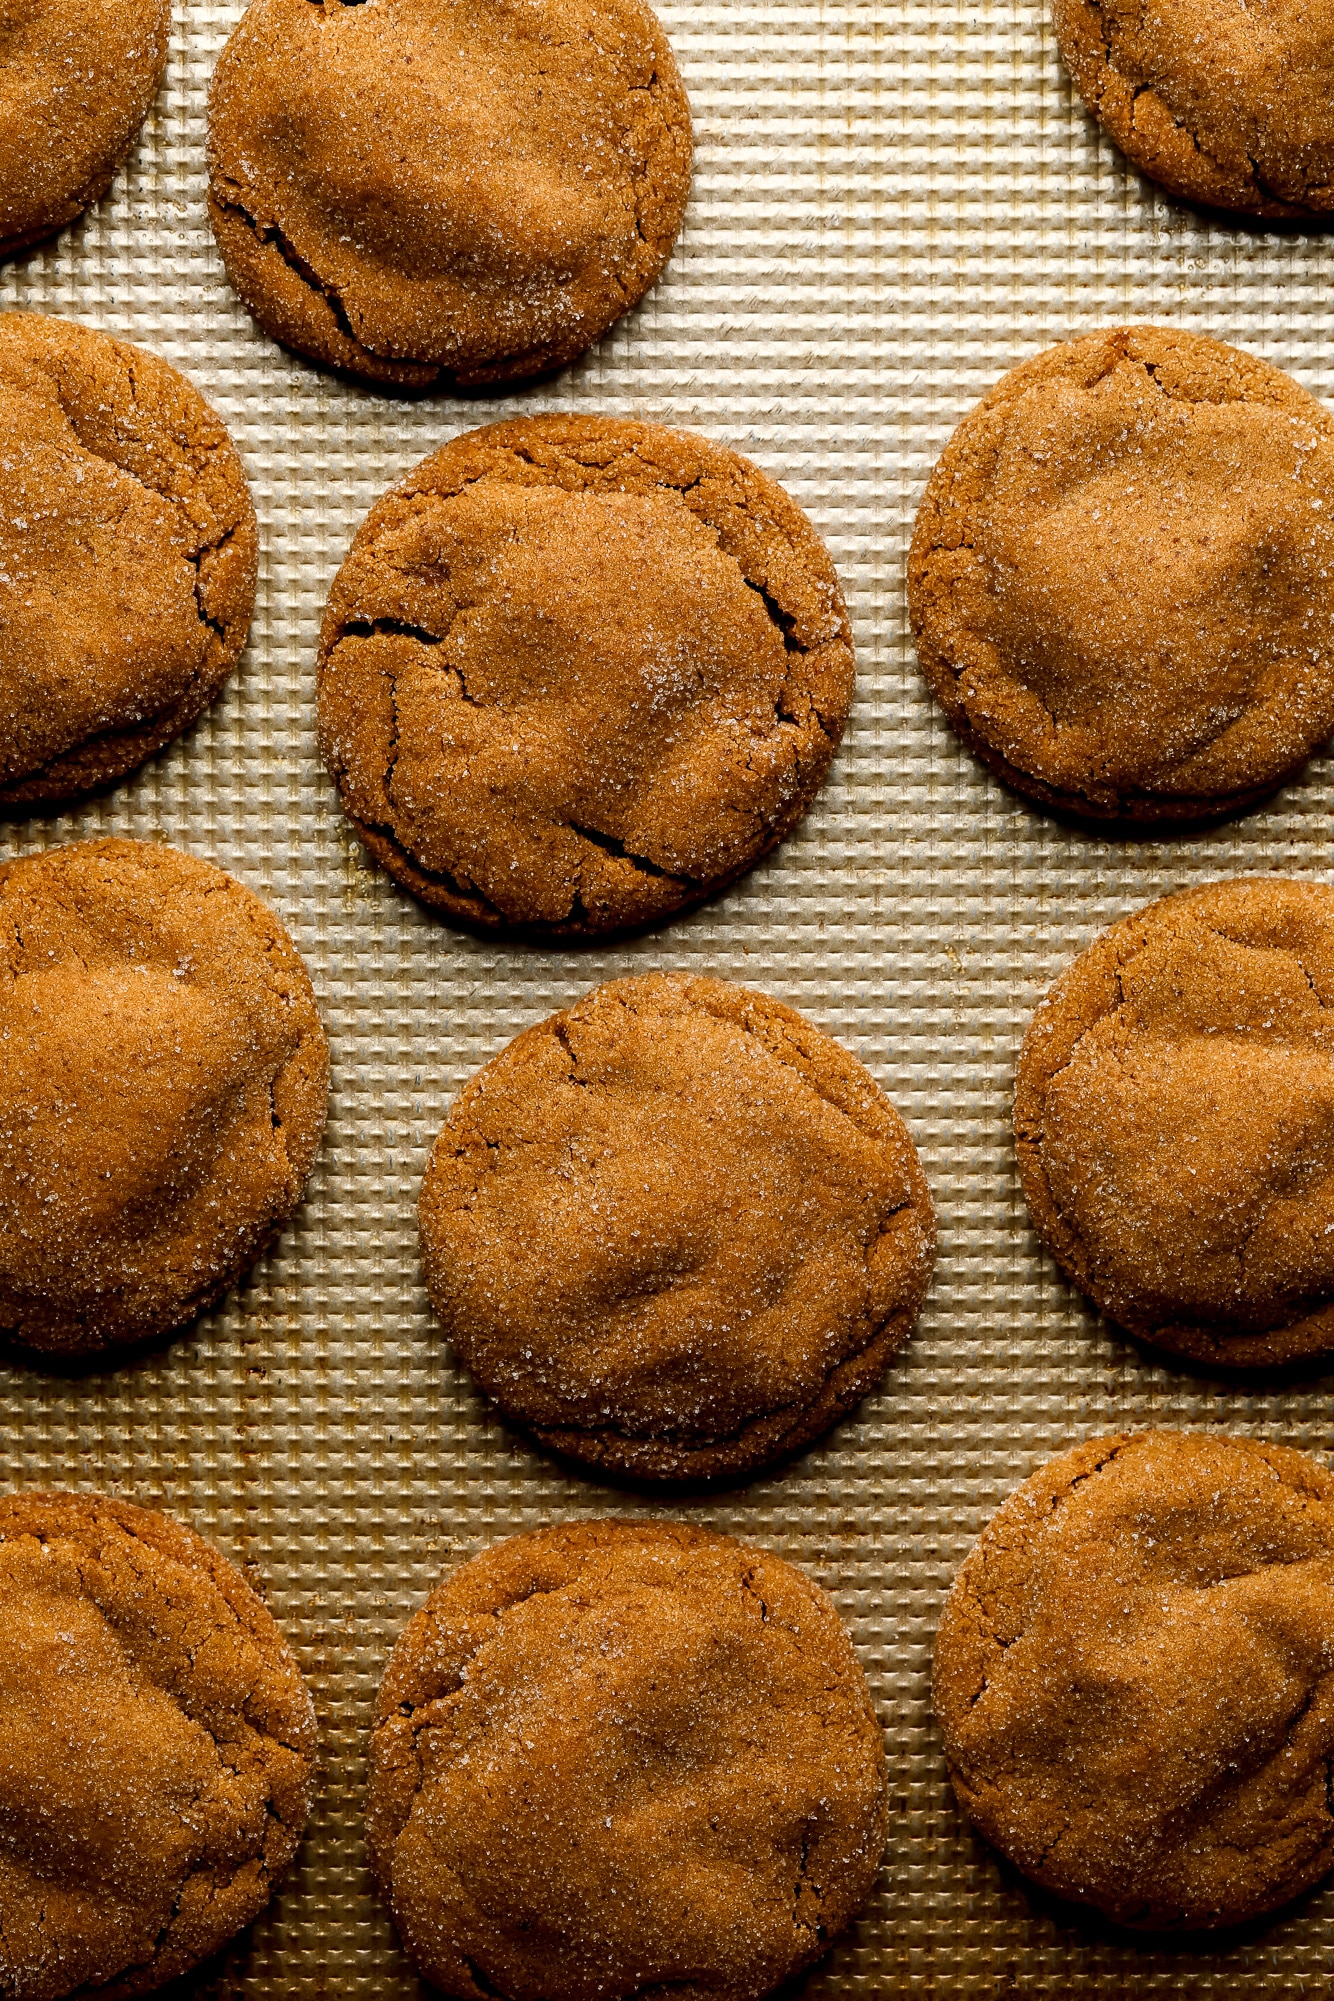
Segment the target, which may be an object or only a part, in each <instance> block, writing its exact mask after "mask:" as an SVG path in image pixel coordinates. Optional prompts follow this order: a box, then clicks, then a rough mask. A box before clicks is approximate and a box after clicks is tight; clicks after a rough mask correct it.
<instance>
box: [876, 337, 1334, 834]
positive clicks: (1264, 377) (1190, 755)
mask: <svg viewBox="0 0 1334 2001" xmlns="http://www.w3.org/2000/svg"><path fill="white" fill-rule="evenodd" d="M908 597H909V607H910V611H911V616H912V625H913V631H914V634H915V635H916V639H917V652H918V658H919V659H920V661H921V664H922V671H923V673H924V674H925V676H926V679H927V681H928V682H929V683H930V685H931V687H932V689H933V690H934V692H935V694H936V695H937V696H938V698H939V700H940V702H941V704H942V706H943V707H944V709H945V713H946V715H947V716H948V717H949V719H950V721H951V723H952V724H953V725H954V727H955V729H956V730H957V731H958V733H959V735H960V736H961V737H962V738H963V740H964V742H965V743H966V744H967V745H968V746H969V748H970V749H971V750H973V751H975V752H976V753H977V755H978V756H979V757H980V758H982V759H983V760H984V761H985V762H986V763H987V764H989V765H990V766H991V768H992V769H993V770H994V771H996V772H998V773H999V774H1000V776H1001V777H1002V778H1003V779H1005V781H1006V782H1007V783H1008V784H1010V785H1012V786H1013V787H1014V788H1015V790H1016V791H1019V792H1022V793H1025V794H1026V795H1027V796H1028V797H1029V798H1031V799H1036V800H1037V801H1039V802H1040V803H1041V804H1042V805H1044V806H1049V807H1054V808H1057V809H1061V810H1063V811H1065V812H1067V813H1071V814H1074V815H1076V816H1078V817H1079V818H1082V819H1085V820H1094V821H1106V820H1122V821H1128V822H1135V821H1140V822H1146V821H1159V822H1167V823H1170V822H1173V821H1176V822H1186V821H1191V820H1202V819H1213V818H1216V817H1218V816H1219V815H1221V814H1223V813H1227V812H1233V811H1236V810H1237V809H1239V808H1241V807H1244V806H1248V805H1251V804H1254V803H1255V801H1257V800H1259V799H1262V798H1264V797H1265V796H1266V794H1268V793H1269V792H1272V791H1273V789H1274V788H1275V786H1277V785H1279V784H1281V783H1282V781H1283V780H1284V779H1286V778H1290V777H1291V776H1292V775H1293V774H1294V773H1295V772H1296V771H1298V770H1299V769H1300V767H1301V766H1302V764H1303V763H1304V762H1305V760H1306V759H1307V758H1308V757H1309V756H1310V754H1311V752H1312V751H1313V750H1314V749H1315V748H1316V746H1317V745H1318V744H1320V743H1322V742H1323V741H1324V739H1325V738H1326V737H1327V736H1328V735H1329V733H1330V731H1331V729H1334V660H1332V659H1331V654H1332V652H1334V419H1331V417H1330V416H1329V415H1328V413H1327V412H1326V411H1325V410H1324V409H1323V408H1322V407H1321V405H1320V404H1319V403H1317V402H1316V401H1315V399H1314V398H1313V397H1311V396H1308V395H1307V394H1306V392H1305V391H1304V390H1302V389H1299V388H1298V387H1297V385H1296V383H1295V382H1292V381H1291V380H1290V379H1289V378H1288V377H1287V376H1286V375H1281V374H1280V373H1279V372H1278V370H1277V369H1274V368H1270V367H1269V366H1268V364H1267V363H1265V362H1262V361H1256V360H1255V359H1254V358H1253V357H1252V356H1250V355H1246V354H1241V353H1239V352H1238V351H1237V350H1236V349H1235V348H1229V347H1224V346H1223V345H1222V344H1221V343H1220V342H1219V341H1214V340H1206V339H1205V338H1203V336H1201V335H1199V334H1187V333H1180V332H1177V331H1175V330H1169V329H1167V328H1162V327H1116V328H1113V329H1112V330H1111V331H1110V332H1109V333H1095V334H1085V335H1084V336H1083V337H1082V338H1081V339H1079V340H1072V341H1068V342H1066V343H1065V344H1064V345H1063V346H1061V347H1054V348H1050V349H1048V350H1047V352H1046V353H1045V354H1039V355H1037V356H1036V357H1035V358H1034V359H1033V360H1031V361H1028V362H1025V363H1024V364H1023V366H1022V367H1020V368H1016V369H1013V370H1012V371H1011V373H1010V374H1009V375H1006V376H1004V377H1003V378H1002V380H1001V381H1000V382H999V383H998V384H997V386H996V387H995V388H994V389H993V390H992V392H991V394H990V395H989V396H987V397H986V398H985V399H984V400H983V401H982V402H981V403H980V404H979V405H978V406H977V408H976V409H975V410H974V411H973V413H972V415H971V416H969V417H966V418H965V419H964V421H963V423H962V424H961V425H960V426H959V428H958V430H957V431H956V432H955V434H954V436H953V438H952V439H951V440H950V443H949V445H948V447H947V448H946V451H945V453H944V456H943V457H942V458H941V460H940V463H939V464H938V465H937V467H936V469H935V471H934V473H933V474H932V476H931V480H930V483H929V485H928V486H927V490H926V493H925V496H924V497H923V500H922V505H921V509H920V512H919V513H918V517H917V526H916V530H915V532H914V535H913V542H912V552H911V555H910V558H909V566H908Z"/></svg>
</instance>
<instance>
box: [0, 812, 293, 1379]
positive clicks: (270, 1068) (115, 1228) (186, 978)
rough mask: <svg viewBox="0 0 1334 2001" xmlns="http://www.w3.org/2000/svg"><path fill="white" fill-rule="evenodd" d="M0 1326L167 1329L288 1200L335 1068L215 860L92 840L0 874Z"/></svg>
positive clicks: (263, 1235) (232, 1272) (82, 1344)
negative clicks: (1, 1058) (0, 970)
mask: <svg viewBox="0 0 1334 2001" xmlns="http://www.w3.org/2000/svg"><path fill="white" fill-rule="evenodd" d="M0 968H3V973H4V978H3V980H0V1045H2V1046H3V1048H4V1064H3V1069H2V1070H0V1332H3V1333H5V1334H7V1335H8V1336H9V1337H10V1339H12V1340H14V1341H17V1342H19V1343H21V1344H23V1345H25V1346H27V1347H29V1348H33V1349H38V1350H42V1351H44V1352H47V1353H50V1354H63V1355H76V1354H93V1353H96V1352H98V1351H99V1350H102V1349H107V1348H115V1347H120V1346H124V1345H126V1344H130V1343H133V1342H139V1341H145V1340H149V1339H152V1338H153V1337H155V1336H157V1335H160V1334H165V1333H168V1332H169V1331H170V1330H171V1329H173V1328H176V1327H180V1326H183V1325H184V1323H185V1322H186V1321H188V1320H190V1319H192V1318H193V1317H194V1315H195V1314H197V1313H199V1312H200V1311H201V1310H202V1309H203V1308H204V1307H205V1306H208V1305H210V1304H211V1303H212V1302H213V1301H214V1300H216V1299H217V1298H219V1297H220V1295H221V1294H222V1293H224V1292H225V1291H226V1290H227V1288H228V1287H229V1286H231V1285H233V1284H235V1282H236V1280H237V1279H238V1278H240V1277H241V1275H242V1274H243V1273H244V1272H246V1271H247V1270H248V1269H249V1268H250V1266H251V1265H252V1264H253V1263H254V1261H255V1259H256V1258H257V1257H258V1256H259V1254H260V1252H261V1251H262V1250H264V1248H265V1247H266V1245H267V1244H268V1243H269V1242H270V1240H271V1239H272V1238H273V1237H274V1236H275V1235H276V1234H277V1232H278V1231H279V1230H280V1229H281V1228H282V1226H283V1224H284V1223H285V1222H286V1221H287V1219H288V1217H289V1216H290V1215H291V1214H292V1211H293V1210H294V1209H295V1208H296V1206H297V1203H298V1202H299V1201H300V1199H301V1194H302V1190H303V1188H304V1187H305V1182H306V1177H307V1175H308V1174H309V1173H310V1169H311V1166H312V1164H313V1162H314V1159H315V1152H316V1148H317V1147H318V1145H319V1140H320V1134H321V1132H322V1131H323V1127H324V1109H325V1100H326V1097H327V1094H328V1075H329V1058H328V1050H327V1046H326V1043H325V1039H324V1031H323V1029H322V1028H321V1027H320V1018H319V1015H318V1013H317V1012H316V1008H315V997H314V995H313V994H312V992H311V987H310V981H309V979H308V978H307V975H306V969H305V967H304V966H303V965H302V963H301V960H300V959H299V957H298V956H297V953H296V950H295V948H294V946H293V945H292V941H291V939H290V938H289V937H288V935H287V933H286V932H285V931H284V929H283V927H282V925H281V924H280V923H279V922H278V919H277V918H276V917H275V916H274V914H273V912H272V911H271V910H270V909H268V908H267V906H266V905H265V904H263V903H261V902H260V900H259V898H258V897H257V896H252V895H251V893H250V891H249V890H247V889H243V888H242V887H241V884H240V883H239V882H236V881H235V880H234V879H233V878H232V877H231V876H229V875H224V874H223V872H222V870H221V869H219V868H214V867H212V866H211V865H210V864H209V863H208V862H203V861H197V860H195V858H194V857H193V856H191V855H183V854H180V853H178V852H177V851H176V850H175V849H174V848H167V847H157V846H154V845H149V844H148V843H145V842H140V841H87V842H83V843H80V844H79V845H78V846H75V847H68V848H53V849H51V850H50V851H49V852H48V853H46V854H35V855H29V856H28V857H27V858H26V859H24V860H22V861H17V862H11V863H10V864H9V865H8V866H7V867H5V868H0Z"/></svg>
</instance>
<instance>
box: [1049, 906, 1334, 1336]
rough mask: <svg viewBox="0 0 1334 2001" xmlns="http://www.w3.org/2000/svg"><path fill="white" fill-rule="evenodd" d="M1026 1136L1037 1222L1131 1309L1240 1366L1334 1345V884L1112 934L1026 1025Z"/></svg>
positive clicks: (1130, 1323)
mask: <svg viewBox="0 0 1334 2001" xmlns="http://www.w3.org/2000/svg"><path fill="white" fill-rule="evenodd" d="M1327 1009H1328V1010H1330V1020H1329V1021H1328V1022H1327V1021H1326V1019H1325V1015H1326V1011H1327ZM1014 1131H1015V1144H1016V1148H1017V1151H1018V1155H1019V1176H1020V1180H1021V1182H1022V1184H1023V1190H1024V1196H1025V1199H1026V1200H1027V1202H1028V1210H1029V1214H1030V1216H1031V1217H1032V1219H1033V1227H1034V1229H1035V1230H1036V1231H1037V1233H1038V1235H1039V1237H1041V1239H1042V1241H1043V1243H1044V1244H1045V1245H1046V1246H1047V1249H1048V1250H1049V1251H1050V1252H1051V1254H1052V1256H1053V1257H1054V1258H1055V1259H1056V1261H1057V1263H1058V1264H1059V1265H1060V1266H1061V1268H1062V1270H1064V1271H1065V1272H1067V1273H1068V1274H1069V1276H1070V1277H1071V1278H1072V1279H1073V1280H1074V1282H1075V1284H1076V1285H1078V1286H1079V1287H1080V1288H1081V1290H1082V1291H1084V1292H1086V1293H1088V1294H1089V1296H1090V1297H1091V1298H1092V1299H1093V1300H1094V1302H1095V1303H1096V1305H1098V1306H1099V1307H1100V1308H1101V1309H1102V1311H1103V1312H1104V1313H1105V1314H1106V1315H1107V1316H1108V1318H1109V1319H1111V1320H1114V1321H1115V1322H1116V1323H1117V1324H1118V1325H1119V1326H1121V1327H1125V1328H1127V1329H1128V1330H1129V1331H1130V1332H1131V1333H1132V1334H1137V1335H1139V1336H1140V1337H1141V1338H1142V1339H1144V1340H1147V1341H1152V1342H1153V1343H1155V1345H1156V1346H1158V1347H1160V1348H1165V1349H1167V1350H1169V1351H1170V1352H1172V1353H1174V1354H1178V1355H1185V1356H1188V1357H1189V1358H1191V1359H1192V1360H1195V1361H1201V1362H1208V1363H1221V1364H1223V1365H1224V1366H1226V1367H1230V1368H1263V1367H1267V1366H1272V1365H1273V1364H1276V1363H1282V1362H1293V1361H1299V1360H1301V1359H1302V1358H1303V1357H1305V1356H1311V1355H1323V1354H1329V1353H1331V1352H1334V889H1329V888H1327V887H1326V886H1325V885H1324V884H1323V883H1309V882H1286V881H1284V880H1283V879H1282V878H1281V877H1276V876H1266V877H1261V878H1257V879H1256V880H1254V881H1245V880H1243V881H1237V882H1217V883H1210V884H1209V885H1207V886H1206V887H1205V888H1203V889H1190V890H1183V891H1182V892H1181V893H1180V894H1178V895H1176V896H1169V897H1165V898H1164V899H1163V901H1162V902H1161V903H1154V904H1150V906H1149V908H1148V909H1147V910H1140V911H1136V912H1135V914H1134V915H1133V916H1131V917H1125V918H1123V919H1122V920H1121V922H1120V923H1119V924H1114V925H1113V926H1112V927H1111V929H1110V930H1108V931H1104V932H1103V933H1102V935H1101V937H1099V938H1097V939H1095V941H1094V943H1093V944H1092V945H1091V946H1090V947H1089V949H1088V950H1087V951H1086V952H1084V953H1083V954H1082V955H1081V956H1080V957H1079V958H1078V959H1076V960H1075V962H1074V964H1073V965H1072V966H1070V967H1069V968H1068V969H1067V971H1066V972H1065V973H1064V974H1063V975H1062V977H1061V978H1060V979H1059V980H1058V981H1057V982H1056V985H1055V986H1054V987H1053V988H1052V990H1051V992H1050V993H1049V994H1048V995H1047V997H1046V999H1045V1000H1044V1001H1043V1002H1042V1003H1041V1005H1040V1006H1039V1007H1038V1009H1037V1011H1036V1013H1035V1014H1034V1016H1033V1019H1032V1021H1031V1023H1030V1024H1029V1028H1028V1033H1027V1035H1026V1036H1025V1038H1024V1045H1023V1049H1022V1051H1021V1052H1020V1057H1019V1068H1018V1075H1017V1077H1016V1080H1015V1097H1014Z"/></svg>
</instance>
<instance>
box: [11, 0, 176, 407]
mask: <svg viewBox="0 0 1334 2001" xmlns="http://www.w3.org/2000/svg"><path fill="white" fill-rule="evenodd" d="M170 25H171V0H110V4H108V0H5V5H4V9H3V12H0V256H4V255H6V254H7V253H9V252H13V251H15V250H21V249H23V248H24V246H25V245H27V244H30V243H37V242H40V240H41V238H42V237H44V236H50V235H51V234H52V233H53V231H55V230H57V229H63V228H64V226H65V224H66V223H67V222H73V220H74V218H75V216H77V215H80V214H81V213H82V212H83V210H84V209H86V208H87V207H88V205H89V203H90V202H95V201H97V200H98V199H99V198H100V197H101V196H102V195H104V194H105V193H106V191H107V189H108V188H109V187H110V185H111V177H112V175H113V174H114V173H115V171H116V169H117V167H118V166H119V165H120V163H121V161H122V160H123V159H124V158H125V155H126V154H127V153H128V152H129V150H130V147H131V146H132V145H133V144H134V140H135V137H136V135H137V134H138V131H139V127H140V126H141V125H142V124H143V122H144V119H145V117H146V116H147V113H148V108H149V106H150V105H151V104H152V102H153V99H154V97H155V96H156V95H157V87H158V85H159V83H160V82H161V81H162V72H163V70H164V69H165V68H166V66H167V34H168V30H169V28H170ZM0 429H3V423H2V422H0Z"/></svg>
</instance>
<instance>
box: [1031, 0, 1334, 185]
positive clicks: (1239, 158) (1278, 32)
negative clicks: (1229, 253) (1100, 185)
mask: <svg viewBox="0 0 1334 2001" xmlns="http://www.w3.org/2000/svg"><path fill="white" fill-rule="evenodd" d="M1052 15H1053V19H1054V22H1055V26H1056V39H1057V41H1058V43H1059V45H1060V50H1061V54H1062V56H1063V57H1064V58H1065V62H1066V67H1067V68H1068V69H1069V71H1070V74H1071V76H1072V77H1073V78H1074V81H1075V85H1076V88H1077V89H1078V91H1079V94H1080V96H1081V97H1082V98H1083V100H1084V102H1085V104H1086V105H1087V106H1088V108H1089V110H1090V111H1091V112H1092V113H1093V115H1094V116H1095V117H1096V118H1098V119H1100V120H1101V122H1102V123H1103V125H1105V126H1106V128H1107V130H1108V131H1109V132H1110V133H1111V135H1112V137H1113V139H1115V141H1116V143H1117V145H1118V146H1119V147H1120V148H1121V150H1122V152H1123V153H1125V155H1126V156H1127V158H1128V159H1129V160H1130V162H1131V164H1132V165H1133V166H1136V167H1138V168H1139V170H1140V172H1141V173H1142V174H1147V175H1148V176H1149V178H1150V179H1151V180H1155V181H1159V182H1161V184H1162V185H1163V187H1165V188H1167V189H1168V190H1169V192H1170V193H1172V194H1174V195H1179V196H1181V197H1183V198H1184V199H1185V200H1186V201H1193V202H1202V203H1204V204H1206V205H1207V206H1208V207H1211V208H1221V209H1233V210H1236V211H1237V212H1239V213H1241V214H1247V215H1263V216H1273V217H1276V218H1283V217H1287V218H1290V219H1294V220H1301V219H1303V218H1317V219H1320V220H1325V219H1327V218H1328V217H1329V216H1330V214H1331V213H1334V22H1331V19H1330V16H1329V14H1328V13H1327V11H1326V9H1325V8H1324V7H1323V6H1320V5H1318V4H1317V5H1312V4H1311V0H1054V4H1053V8H1052Z"/></svg>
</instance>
